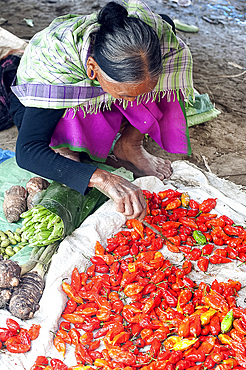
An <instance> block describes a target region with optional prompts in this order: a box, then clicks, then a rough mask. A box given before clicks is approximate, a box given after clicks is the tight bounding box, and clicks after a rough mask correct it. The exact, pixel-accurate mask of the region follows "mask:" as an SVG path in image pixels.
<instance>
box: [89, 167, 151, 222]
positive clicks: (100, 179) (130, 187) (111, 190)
mask: <svg viewBox="0 0 246 370" xmlns="http://www.w3.org/2000/svg"><path fill="white" fill-rule="evenodd" d="M88 186H89V187H96V188H97V189H98V190H101V191H102V192H103V193H105V194H106V195H107V196H108V197H109V198H111V199H113V201H114V203H115V208H116V210H117V211H118V212H121V213H123V215H124V216H126V217H127V219H131V218H139V220H140V221H142V220H143V219H144V217H145V215H146V207H147V204H146V202H145V199H144V196H143V193H142V190H141V189H140V188H139V187H138V186H136V185H134V184H132V183H131V182H129V181H127V180H126V179H124V178H122V177H121V176H117V175H114V174H112V173H110V172H107V171H104V170H101V169H99V168H98V169H97V170H96V171H95V172H94V173H93V175H92V177H91V179H90V182H89V184H88Z"/></svg>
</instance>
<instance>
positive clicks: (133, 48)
mask: <svg viewBox="0 0 246 370" xmlns="http://www.w3.org/2000/svg"><path fill="white" fill-rule="evenodd" d="M98 23H99V24H100V28H99V30H98V32H97V34H96V38H95V45H94V59H95V61H96V62H97V64H98V65H99V67H100V68H101V69H102V70H103V72H105V73H106V75H107V76H109V77H110V78H112V79H113V80H115V81H118V82H140V81H143V80H144V79H145V78H146V76H147V75H149V77H150V78H158V77H159V76H160V74H161V71H162V63H161V48H160V43H159V39H158V36H157V34H156V32H155V31H154V30H153V28H151V27H150V26H149V25H148V24H146V23H145V22H143V21H142V20H141V19H139V18H135V17H128V13H127V10H126V9H125V8H124V7H123V6H121V5H120V4H117V3H115V2H114V1H111V2H110V3H108V4H107V5H106V6H105V7H104V8H102V10H101V11H100V12H99V15H98Z"/></svg>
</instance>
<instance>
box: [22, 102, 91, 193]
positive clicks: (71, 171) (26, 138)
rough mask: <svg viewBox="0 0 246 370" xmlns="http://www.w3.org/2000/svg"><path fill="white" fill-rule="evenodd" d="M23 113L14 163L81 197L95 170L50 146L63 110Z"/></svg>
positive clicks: (89, 165)
mask: <svg viewBox="0 0 246 370" xmlns="http://www.w3.org/2000/svg"><path fill="white" fill-rule="evenodd" d="M23 112H24V113H23V117H22V120H21V125H20V126H19V127H18V129H19V135H18V139H17V143H16V161H17V164H18V165H19V166H20V167H22V168H24V169H26V170H28V171H31V172H34V173H35V174H37V175H38V176H42V177H45V178H47V179H50V180H54V181H57V182H60V183H62V184H65V185H67V186H69V187H71V188H72V189H74V190H77V191H78V192H80V193H81V194H84V193H85V191H86V190H87V187H88V183H89V181H90V178H91V176H92V174H93V173H94V171H95V170H96V169H97V167H96V166H94V165H92V164H87V163H82V162H76V161H73V160H71V159H68V158H66V157H63V156H61V155H60V154H58V153H55V152H54V151H53V150H52V149H51V148H50V147H49V143H50V140H51V137H52V134H53V132H54V130H55V127H56V125H57V123H58V121H59V119H60V118H61V117H62V115H63V113H64V109H42V108H31V107H25V108H24V111H23Z"/></svg>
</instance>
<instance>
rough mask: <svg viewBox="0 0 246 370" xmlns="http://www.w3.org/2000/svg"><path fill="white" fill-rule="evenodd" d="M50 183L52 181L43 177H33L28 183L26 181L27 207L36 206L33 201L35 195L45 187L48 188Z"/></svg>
mask: <svg viewBox="0 0 246 370" xmlns="http://www.w3.org/2000/svg"><path fill="white" fill-rule="evenodd" d="M49 185H50V183H49V182H48V181H47V180H45V179H43V178H42V177H32V178H31V179H30V180H29V181H28V182H27V183H26V190H27V192H28V197H27V208H28V209H31V208H33V207H34V203H33V197H34V195H35V194H36V193H38V192H39V191H42V190H44V189H47V187H48V186H49Z"/></svg>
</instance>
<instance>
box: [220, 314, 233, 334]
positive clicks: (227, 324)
mask: <svg viewBox="0 0 246 370" xmlns="http://www.w3.org/2000/svg"><path fill="white" fill-rule="evenodd" d="M233 320H234V317H233V311H232V310H230V311H228V312H227V314H226V315H225V317H224V318H223V320H222V321H221V332H222V333H227V332H228V331H230V330H231V327H232V323H233Z"/></svg>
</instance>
